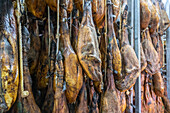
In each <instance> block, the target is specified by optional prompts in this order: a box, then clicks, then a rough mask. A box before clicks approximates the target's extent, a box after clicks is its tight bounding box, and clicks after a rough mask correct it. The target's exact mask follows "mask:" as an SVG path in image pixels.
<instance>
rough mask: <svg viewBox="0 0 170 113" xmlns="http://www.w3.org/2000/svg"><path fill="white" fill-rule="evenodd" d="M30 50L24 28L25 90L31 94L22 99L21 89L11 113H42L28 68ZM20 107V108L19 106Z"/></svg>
mask: <svg viewBox="0 0 170 113" xmlns="http://www.w3.org/2000/svg"><path fill="white" fill-rule="evenodd" d="M29 49H30V36H29V32H28V30H27V28H26V27H25V26H23V27H22V50H23V59H24V60H23V64H24V66H23V72H24V73H23V75H24V89H25V90H27V91H28V92H29V95H28V96H27V97H25V98H22V97H21V88H20V87H19V90H18V98H17V101H16V103H15V104H14V107H13V108H12V110H11V113H22V112H25V113H41V111H40V109H39V107H38V105H37V104H36V102H35V99H34V96H33V93H32V79H31V75H30V72H29V66H28V51H29ZM18 105H19V106H18Z"/></svg>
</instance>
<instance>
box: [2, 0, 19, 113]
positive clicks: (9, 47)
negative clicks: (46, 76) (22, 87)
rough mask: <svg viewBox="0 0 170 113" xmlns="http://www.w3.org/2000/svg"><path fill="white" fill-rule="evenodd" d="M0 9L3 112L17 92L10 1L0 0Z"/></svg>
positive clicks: (15, 33) (15, 30) (15, 49)
mask: <svg viewBox="0 0 170 113" xmlns="http://www.w3.org/2000/svg"><path fill="white" fill-rule="evenodd" d="M0 7H1V10H0V15H1V16H0V26H1V27H0V100H1V101H0V111H1V112H5V111H7V110H9V109H10V108H11V106H12V105H13V104H14V102H15V100H16V98H17V92H18V83H19V70H18V47H17V24H16V20H15V17H14V7H13V4H12V1H11V0H0Z"/></svg>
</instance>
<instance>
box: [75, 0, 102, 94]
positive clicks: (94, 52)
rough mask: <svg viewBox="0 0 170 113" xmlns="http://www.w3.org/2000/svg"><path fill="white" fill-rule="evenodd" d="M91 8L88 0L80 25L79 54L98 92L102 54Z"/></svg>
mask: <svg viewBox="0 0 170 113" xmlns="http://www.w3.org/2000/svg"><path fill="white" fill-rule="evenodd" d="M91 8H92V7H91V1H87V2H86V5H85V10H84V15H83V19H82V22H81V25H80V27H79V34H78V42H77V55H78V58H79V61H80V63H81V65H82V67H83V69H84V71H85V73H86V74H87V76H88V77H89V78H90V79H91V80H93V81H94V85H95V88H96V89H97V90H98V92H101V89H102V73H101V55H100V51H99V44H98V40H97V33H96V30H95V26H94V22H93V19H92V9H91Z"/></svg>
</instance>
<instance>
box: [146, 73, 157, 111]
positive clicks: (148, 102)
mask: <svg viewBox="0 0 170 113" xmlns="http://www.w3.org/2000/svg"><path fill="white" fill-rule="evenodd" d="M145 102H146V103H145V107H146V109H147V112H148V113H155V111H156V109H155V102H154V100H153V98H152V96H151V93H150V89H149V75H148V74H147V73H145Z"/></svg>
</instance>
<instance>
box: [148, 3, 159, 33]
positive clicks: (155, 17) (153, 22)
mask: <svg viewBox="0 0 170 113" xmlns="http://www.w3.org/2000/svg"><path fill="white" fill-rule="evenodd" d="M148 7H149V9H150V11H151V19H150V23H149V32H150V34H153V33H154V32H155V31H156V29H157V25H158V23H159V14H158V12H157V9H156V7H155V5H153V3H152V2H151V0H148Z"/></svg>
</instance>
